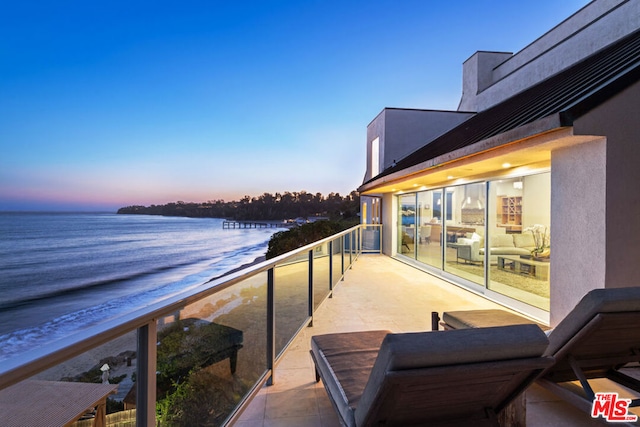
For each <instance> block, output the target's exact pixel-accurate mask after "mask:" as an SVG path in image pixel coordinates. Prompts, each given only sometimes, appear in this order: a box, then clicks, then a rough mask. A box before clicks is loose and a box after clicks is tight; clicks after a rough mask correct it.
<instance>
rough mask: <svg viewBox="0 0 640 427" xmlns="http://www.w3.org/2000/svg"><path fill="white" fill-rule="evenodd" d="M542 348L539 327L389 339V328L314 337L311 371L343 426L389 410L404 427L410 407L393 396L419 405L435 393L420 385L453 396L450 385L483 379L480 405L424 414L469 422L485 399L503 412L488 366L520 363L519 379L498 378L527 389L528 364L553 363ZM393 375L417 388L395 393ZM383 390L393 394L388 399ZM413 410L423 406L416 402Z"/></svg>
mask: <svg viewBox="0 0 640 427" xmlns="http://www.w3.org/2000/svg"><path fill="white" fill-rule="evenodd" d="M376 345H377V347H376ZM547 345H548V341H547V338H546V336H545V334H544V333H543V332H542V331H541V330H540V328H538V327H537V326H535V325H518V326H506V327H499V328H485V329H468V330H457V331H455V330H454V331H441V332H420V333H404V334H391V333H388V331H371V332H355V333H345V334H329V335H322V336H315V337H313V338H312V350H311V351H312V355H313V358H314V362H315V363H316V369H317V370H318V371H319V373H320V375H321V377H322V380H323V384H324V386H325V388H326V390H327V392H328V393H329V396H330V398H331V400H332V402H333V403H334V406H335V407H336V409H337V410H338V412H339V414H340V416H341V418H342V420H343V422H344V423H345V424H346V425H348V426H356V425H357V426H361V425H370V424H372V423H375V422H376V421H375V420H376V419H377V418H376V417H378V416H379V415H380V414H381V413H383V415H382V416H383V418H384V417H388V416H389V414H390V413H391V414H396V415H397V416H400V417H402V416H406V417H408V418H405V419H404V421H406V422H408V420H410V419H412V418H411V417H414V416H415V413H414V412H412V411H413V410H412V409H411V408H410V407H408V406H405V405H406V402H405V403H402V402H399V401H397V400H398V399H404V398H408V399H409V401H415V399H416V398H417V399H418V400H419V401H422V400H423V399H424V401H425V402H426V401H429V399H430V398H431V397H433V396H432V395H430V394H429V393H427V394H426V395H425V394H423V393H422V392H421V391H420V390H421V389H423V388H424V387H425V386H426V387H427V388H430V389H433V390H434V392H435V393H438V390H439V389H440V388H442V389H445V388H447V387H449V388H451V387H453V389H452V390H449V392H452V391H453V392H454V393H455V390H457V388H456V387H459V385H456V384H459V382H460V381H462V382H463V383H466V381H467V379H468V378H471V377H473V376H474V375H481V376H482V377H483V378H484V379H483V380H481V381H480V382H479V383H477V384H480V385H479V386H480V390H475V394H476V395H477V394H479V395H481V396H482V398H479V399H478V402H484V403H482V404H480V406H478V405H476V403H477V402H476V401H474V404H471V403H470V402H468V401H467V400H466V399H465V402H466V404H465V403H461V402H452V403H451V405H447V407H446V408H445V407H442V405H440V406H437V408H438V409H437V410H436V409H433V410H429V411H427V412H428V413H429V414H431V413H437V414H436V415H438V416H439V415H441V413H445V412H446V413H445V414H444V415H442V416H443V417H444V418H447V419H450V418H451V417H458V416H460V417H466V416H468V415H469V412H468V411H472V412H473V414H474V417H475V416H476V415H477V414H478V413H482V414H484V413H485V406H484V405H485V403H486V402H488V401H490V403H489V404H488V405H489V406H491V407H493V408H495V409H496V410H499V409H501V407H502V406H500V405H503V404H506V403H507V402H505V401H504V399H505V396H504V391H503V390H502V386H505V384H503V383H500V384H501V385H498V386H497V387H498V388H500V391H497V390H492V389H491V386H487V384H488V383H490V382H489V381H488V379H489V378H492V381H493V380H494V379H495V378H494V377H493V374H491V369H489V368H488V367H489V366H491V368H494V369H495V368H496V364H498V365H499V364H500V362H501V361H504V362H503V363H506V362H509V363H512V362H513V361H523V362H522V363H523V366H522V367H519V368H518V369H516V372H518V378H515V377H514V375H506V374H504V373H503V374H501V375H498V377H499V378H500V379H499V380H498V381H503V378H509V380H508V381H515V382H516V383H517V384H520V383H524V384H528V383H529V382H530V381H532V380H533V377H530V372H531V371H530V370H529V368H532V366H530V364H531V363H533V365H534V366H533V367H537V368H542V367H543V366H548V365H549V363H551V362H550V361H551V359H545V358H541V357H540V356H541V354H542V353H543V351H544V350H545V348H546V347H547ZM374 353H375V355H376V356H377V357H375V356H374ZM525 361H526V362H525ZM530 361H533V362H530ZM518 363H519V362H518ZM524 366H526V368H524ZM484 367H487V369H485V368H484ZM443 370H444V371H443ZM445 371H446V372H451V373H452V374H453V373H455V374H456V375H458V380H457V381H458V383H456V382H452V383H451V384H445V383H446V382H445V383H442V380H441V379H438V378H441V377H442V375H443V373H444V375H445V377H446V376H447V375H448V374H447V373H446V372H445ZM397 375H400V376H401V377H406V378H407V379H408V381H409V382H416V381H417V382H418V383H420V384H422V385H418V384H416V386H417V387H416V386H411V385H409V389H406V390H405V391H404V392H402V393H403V395H402V396H400V395H397V393H398V390H397V389H396V388H395V387H397V381H404V380H401V379H399V378H398V377H397ZM407 375H408V377H407ZM427 378H431V380H428V379H427ZM424 381H426V383H424ZM365 384H366V386H365ZM482 384H484V385H482ZM476 386H478V385H476ZM513 386H514V385H513V383H510V385H509V386H508V387H506V386H505V387H506V389H509V390H511V388H510V387H513ZM462 387H463V388H464V386H462ZM487 387H489V388H488V389H487ZM472 388H473V387H472ZM485 389H486V390H485ZM391 390H395V391H391ZM409 390H412V391H409ZM461 391H462V390H461ZM387 393H391V395H393V396H394V397H393V398H391V399H390V400H389V396H388V395H387ZM415 393H418V396H419V397H415V398H414V397H411V395H412V394H415ZM465 393H466V391H465ZM508 394H509V396H510V397H511V398H512V397H513V396H512V395H511V394H510V393H508ZM412 399H413V400H412ZM454 400H455V399H454ZM432 403H433V402H432ZM394 405H401V407H402V410H401V411H400V412H402V413H403V414H400V412H398V407H395V406H394ZM429 405H431V403H429ZM474 405H476V406H477V407H476V406H474ZM419 406H420V407H424V405H422V404H419ZM393 408H395V409H393ZM381 411H382V412H381ZM389 411H390V412H389ZM447 411H449V412H447ZM394 416H395V415H394ZM404 421H397V420H396V422H400V424H399V425H402V424H403V422H404Z"/></svg>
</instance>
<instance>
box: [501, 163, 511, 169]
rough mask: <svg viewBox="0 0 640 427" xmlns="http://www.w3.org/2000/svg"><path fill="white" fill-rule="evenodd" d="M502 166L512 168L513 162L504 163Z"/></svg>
mask: <svg viewBox="0 0 640 427" xmlns="http://www.w3.org/2000/svg"><path fill="white" fill-rule="evenodd" d="M502 167H503V168H505V169H507V168H510V167H511V163H503V164H502Z"/></svg>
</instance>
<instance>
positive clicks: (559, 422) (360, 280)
mask: <svg viewBox="0 0 640 427" xmlns="http://www.w3.org/2000/svg"><path fill="white" fill-rule="evenodd" d="M486 308H503V307H501V306H498V305H497V304H495V303H492V302H490V301H488V300H486V299H484V298H481V297H479V296H477V295H475V294H473V293H471V292H468V291H465V290H463V289H460V288H458V287H457V286H454V285H451V284H449V283H447V282H444V281H442V280H440V279H438V278H435V277H434V276H431V275H429V274H426V273H424V272H421V271H420V270H417V269H415V268H414V267H411V266H409V265H406V264H404V263H401V262H399V261H396V260H393V259H391V258H389V257H386V256H383V255H365V256H361V257H360V258H359V259H358V260H357V261H356V262H355V264H354V266H353V268H352V269H351V270H350V271H347V273H346V275H345V280H344V281H343V282H341V283H340V284H339V285H338V286H337V287H336V289H334V295H333V298H331V299H327V300H326V301H324V303H323V304H322V305H321V306H320V307H319V308H318V310H317V311H316V313H315V315H314V321H313V327H310V328H307V329H306V330H304V331H303V332H302V333H301V334H300V335H299V336H298V337H297V338H296V340H295V341H294V342H293V344H292V346H291V347H290V348H289V350H288V351H287V353H286V354H285V356H284V357H283V360H282V361H281V363H280V364H279V365H278V366H277V367H276V371H275V384H274V385H273V386H269V387H267V386H265V387H263V389H262V390H261V391H260V393H259V394H258V395H257V396H256V397H255V399H254V400H253V401H252V402H251V404H250V405H249V407H248V408H247V409H246V410H245V411H244V413H243V414H242V415H241V417H240V419H239V421H238V422H236V424H235V426H237V427H248V426H251V427H253V426H265V427H267V426H269V427H270V426H278V427H288V426H292V427H293V426H295V427H306V426H313V427H316V426H317V427H320V426H322V427H325V426H326V427H329V426H339V425H340V423H339V421H338V418H337V416H336V414H335V411H334V409H333V407H332V405H331V402H330V401H329V398H328V397H327V394H326V392H325V390H324V387H323V385H322V383H316V382H315V379H314V369H313V362H312V361H311V356H310V355H309V349H310V339H311V336H312V335H317V334H323V333H330V332H347V331H359V330H367V329H389V330H392V331H394V332H408V331H421V330H430V329H431V311H439V312H442V311H449V310H465V309H467V310H471V309H486ZM527 425H528V426H529V427H538V426H540V427H541V426H545V427H549V426H590V425H602V424H600V423H597V422H595V420H592V419H591V418H590V417H589V416H588V415H587V414H584V413H581V412H579V411H578V410H577V409H575V408H574V407H572V406H570V405H568V404H566V403H564V402H563V401H560V400H559V399H557V398H556V397H555V396H554V395H553V394H551V393H549V392H547V391H546V390H544V389H542V388H540V387H539V386H537V385H533V386H532V387H531V388H529V390H528V391H527Z"/></svg>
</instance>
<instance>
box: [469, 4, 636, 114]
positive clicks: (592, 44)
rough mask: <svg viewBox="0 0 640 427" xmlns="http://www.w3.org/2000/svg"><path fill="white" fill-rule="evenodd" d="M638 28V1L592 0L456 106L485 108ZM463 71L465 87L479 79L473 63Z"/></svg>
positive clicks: (520, 53)
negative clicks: (477, 91)
mask: <svg viewBox="0 0 640 427" xmlns="http://www.w3.org/2000/svg"><path fill="white" fill-rule="evenodd" d="M638 28H640V1H637V0H595V1H593V2H591V3H589V4H588V5H586V6H585V7H584V8H583V9H581V10H579V11H578V12H576V13H575V14H574V15H572V16H571V17H569V18H567V19H566V20H565V21H563V22H562V23H560V24H558V25H557V26H556V27H555V28H553V29H551V30H550V31H549V32H547V33H546V34H544V35H542V36H541V37H540V38H538V39H537V40H535V41H534V42H533V43H531V44H530V45H529V46H527V47H525V48H524V49H522V50H521V51H520V52H518V53H516V54H515V55H513V56H512V57H510V58H509V59H507V60H506V61H504V62H502V63H501V64H500V65H498V66H497V67H496V68H494V70H493V73H492V78H491V79H490V80H491V81H492V83H491V84H486V86H487V88H486V89H484V90H482V88H480V92H479V93H477V94H476V93H473V92H466V91H465V92H464V93H463V97H462V99H461V101H460V105H459V109H460V110H465V111H482V110H485V109H487V108H489V107H491V106H493V105H495V104H497V103H499V102H501V101H503V100H505V99H507V98H509V97H511V96H513V95H515V94H516V93H518V92H521V91H522V90H524V89H526V88H528V87H530V86H532V85H534V84H536V83H538V82H540V81H542V80H544V79H546V78H548V77H550V76H552V75H554V74H556V73H558V72H559V71H562V70H564V69H566V68H567V67H568V66H570V65H573V64H574V63H576V62H578V61H580V60H582V59H584V58H585V57H587V56H589V55H591V54H593V53H594V52H596V51H598V50H599V49H602V48H604V47H606V46H607V45H609V44H611V43H613V42H615V41H617V40H618V39H620V38H622V37H624V36H625V35H628V34H630V33H632V32H633V31H635V30H637V29H638ZM489 48H490V47H489ZM463 70H464V71H465V75H463V87H465V86H468V85H473V82H474V81H477V80H478V76H477V75H473V71H474V70H473V67H467V68H464V69H463ZM467 73H468V74H467ZM483 79H485V80H486V79H487V78H486V76H485V77H483Z"/></svg>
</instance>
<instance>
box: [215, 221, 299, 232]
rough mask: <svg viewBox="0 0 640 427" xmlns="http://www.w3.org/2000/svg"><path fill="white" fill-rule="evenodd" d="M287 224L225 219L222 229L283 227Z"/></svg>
mask: <svg viewBox="0 0 640 427" xmlns="http://www.w3.org/2000/svg"><path fill="white" fill-rule="evenodd" d="M285 227H287V224H285V223H283V222H269V221H267V222H255V221H230V220H225V221H224V222H223V223H222V229H223V230H225V229H226V230H232V229H236V228H285Z"/></svg>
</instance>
